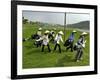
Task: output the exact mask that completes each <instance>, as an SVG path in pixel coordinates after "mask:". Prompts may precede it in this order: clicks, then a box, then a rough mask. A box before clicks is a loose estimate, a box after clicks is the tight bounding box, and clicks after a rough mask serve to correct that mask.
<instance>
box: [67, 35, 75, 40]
mask: <svg viewBox="0 0 100 80" xmlns="http://www.w3.org/2000/svg"><path fill="white" fill-rule="evenodd" d="M68 40H71V41H73V40H74V33H71V35H70V36H69V38H68Z"/></svg>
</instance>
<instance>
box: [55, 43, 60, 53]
mask: <svg viewBox="0 0 100 80" xmlns="http://www.w3.org/2000/svg"><path fill="white" fill-rule="evenodd" d="M57 46H58V48H59V52H60V53H61V47H60V45H59V44H57V43H56V45H55V47H54V51H55V50H56V48H57Z"/></svg>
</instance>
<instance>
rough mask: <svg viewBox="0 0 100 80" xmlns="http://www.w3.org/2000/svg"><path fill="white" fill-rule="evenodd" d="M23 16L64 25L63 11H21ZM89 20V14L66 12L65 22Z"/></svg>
mask: <svg viewBox="0 0 100 80" xmlns="http://www.w3.org/2000/svg"><path fill="white" fill-rule="evenodd" d="M23 17H24V18H27V19H28V20H29V21H39V22H44V23H52V24H61V25H64V13H58V12H57V13H54V12H34V11H23ZM87 20H89V14H83V13H81V14H78V13H66V24H73V23H78V22H80V21H87Z"/></svg>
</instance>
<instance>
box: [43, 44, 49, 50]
mask: <svg viewBox="0 0 100 80" xmlns="http://www.w3.org/2000/svg"><path fill="white" fill-rule="evenodd" d="M44 46H45V45H42V52H44ZM47 47H48V50H49V52H51V49H50V46H49V44H47Z"/></svg>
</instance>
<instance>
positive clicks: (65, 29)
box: [64, 12, 66, 41]
mask: <svg viewBox="0 0 100 80" xmlns="http://www.w3.org/2000/svg"><path fill="white" fill-rule="evenodd" d="M65 35H66V12H65V13H64V41H65Z"/></svg>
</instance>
